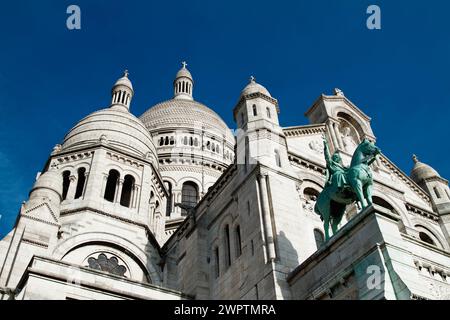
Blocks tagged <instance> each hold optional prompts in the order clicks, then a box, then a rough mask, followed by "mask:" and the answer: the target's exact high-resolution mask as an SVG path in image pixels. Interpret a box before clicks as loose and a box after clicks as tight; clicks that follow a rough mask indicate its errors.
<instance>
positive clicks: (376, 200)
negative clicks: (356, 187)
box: [372, 196, 398, 214]
mask: <svg viewBox="0 0 450 320" xmlns="http://www.w3.org/2000/svg"><path fill="white" fill-rule="evenodd" d="M372 202H373V203H374V204H377V205H379V206H380V207H383V208H386V209H388V210H389V211H391V212H392V213H395V214H398V213H397V211H395V209H394V207H393V206H392V205H391V204H390V203H389V202H387V201H386V200H384V199H383V198H380V197H377V196H373V197H372Z"/></svg>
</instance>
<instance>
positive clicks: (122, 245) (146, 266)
mask: <svg viewBox="0 0 450 320" xmlns="http://www.w3.org/2000/svg"><path fill="white" fill-rule="evenodd" d="M95 243H101V244H103V245H105V246H111V247H113V248H116V249H119V250H121V251H122V252H124V254H127V255H128V256H129V257H130V258H132V259H133V260H134V261H135V262H136V263H138V265H139V266H140V267H141V268H142V271H143V272H144V273H145V274H146V275H147V278H148V280H149V282H150V283H152V284H155V285H160V284H161V281H162V279H161V274H160V272H159V268H158V267H157V266H156V265H155V264H154V263H153V262H152V257H151V256H149V255H148V254H147V253H146V252H144V251H143V250H142V249H141V248H139V247H138V246H136V245H135V244H133V243H132V242H131V241H130V240H128V239H126V238H123V237H120V236H118V235H115V234H111V233H106V232H88V233H82V234H77V235H75V236H73V237H70V238H68V239H66V240H64V241H63V242H61V243H60V244H58V245H57V246H56V247H55V249H54V250H53V253H52V256H53V257H54V258H55V259H57V260H62V259H63V258H64V257H65V256H66V255H67V254H69V253H70V252H71V251H73V250H75V249H77V248H80V247H83V246H86V245H90V244H95ZM149 245H151V244H150V243H149ZM151 246H152V249H153V250H151V254H155V253H157V249H156V248H155V247H153V245H151ZM158 257H159V255H158Z"/></svg>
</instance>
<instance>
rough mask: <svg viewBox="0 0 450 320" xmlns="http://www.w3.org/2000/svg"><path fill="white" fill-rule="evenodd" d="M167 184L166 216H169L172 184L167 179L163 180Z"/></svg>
mask: <svg viewBox="0 0 450 320" xmlns="http://www.w3.org/2000/svg"><path fill="white" fill-rule="evenodd" d="M164 182H165V184H166V186H167V192H168V193H169V197H168V198H167V206H166V217H170V214H171V213H172V184H171V183H170V182H169V181H164Z"/></svg>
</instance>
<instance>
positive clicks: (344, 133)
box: [340, 126, 358, 153]
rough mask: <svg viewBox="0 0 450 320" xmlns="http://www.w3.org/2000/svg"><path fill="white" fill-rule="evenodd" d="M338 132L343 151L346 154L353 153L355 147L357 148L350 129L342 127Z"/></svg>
mask: <svg viewBox="0 0 450 320" xmlns="http://www.w3.org/2000/svg"><path fill="white" fill-rule="evenodd" d="M340 131H341V137H342V142H343V143H344V148H345V151H347V152H348V153H353V152H354V151H355V149H356V147H357V146H358V143H357V139H356V137H355V134H354V133H353V132H352V129H351V128H350V127H348V126H345V127H342V128H341V130H340Z"/></svg>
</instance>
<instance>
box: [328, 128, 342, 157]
mask: <svg viewBox="0 0 450 320" xmlns="http://www.w3.org/2000/svg"><path fill="white" fill-rule="evenodd" d="M327 129H328V132H329V133H330V136H331V140H332V142H333V150H334V151H336V149H337V148H338V147H339V145H338V142H337V140H336V133H335V131H334V129H333V125H332V123H331V122H328V123H327Z"/></svg>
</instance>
